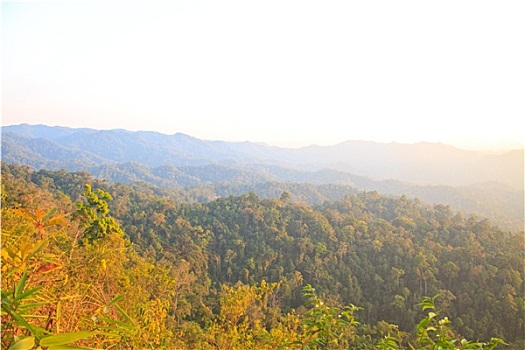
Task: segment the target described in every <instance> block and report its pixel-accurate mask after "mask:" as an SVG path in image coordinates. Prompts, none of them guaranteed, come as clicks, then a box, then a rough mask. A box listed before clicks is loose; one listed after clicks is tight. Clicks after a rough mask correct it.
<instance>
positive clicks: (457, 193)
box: [2, 124, 524, 231]
mask: <svg viewBox="0 0 525 350" xmlns="http://www.w3.org/2000/svg"><path fill="white" fill-rule="evenodd" d="M2 160H3V161H5V162H7V163H9V164H22V165H28V166H31V167H34V168H35V169H49V170H53V169H54V170H58V169H67V170H70V171H78V170H84V171H88V172H89V173H91V174H93V175H94V176H96V177H98V178H100V179H106V180H108V181H111V182H122V183H127V184H130V183H149V184H152V185H154V186H157V187H159V188H164V189H169V190H171V191H176V192H177V191H178V192H177V193H179V192H180V191H183V192H184V194H181V195H180V196H179V197H180V198H183V199H181V200H182V201H190V202H191V201H199V202H207V201H210V200H213V199H216V198H218V197H221V196H226V197H227V196H229V195H242V194H244V193H247V192H250V191H255V192H256V193H257V194H258V195H259V196H261V197H262V198H270V197H275V196H278V195H279V193H282V192H283V191H287V192H290V193H291V194H293V198H295V200H297V201H305V202H307V203H309V204H319V203H322V202H323V201H325V200H330V201H332V200H341V199H342V198H344V196H345V195H346V194H354V193H356V192H358V191H372V190H376V191H378V192H380V193H383V194H386V195H393V196H400V195H403V194H405V195H407V196H408V197H409V198H419V199H420V200H422V201H424V202H427V203H436V204H448V205H451V207H452V208H453V209H455V210H461V211H463V212H467V213H474V214H477V215H479V216H482V217H487V218H491V219H492V220H493V221H494V222H496V223H497V224H498V225H500V227H502V228H504V229H508V230H513V231H516V230H521V229H522V228H523V225H524V216H523V213H524V192H523V151H522V150H521V151H512V152H506V153H504V154H487V153H482V152H471V151H463V150H459V149H457V148H454V147H451V146H446V145H440V144H428V143H427V144H416V145H403V144H379V143H372V142H359V141H349V142H346V143H342V144H340V145H336V146H331V147H318V146H311V147H304V148H300V149H286V148H278V147H270V146H267V145H263V144H255V143H250V142H242V143H232V142H223V141H205V140H199V139H196V138H193V137H191V136H188V135H183V134H176V135H164V134H160V133H155V132H129V131H125V130H94V129H72V128H64V127H48V126H43V125H35V126H32V125H26V124H24V125H18V126H7V127H3V128H2Z"/></svg>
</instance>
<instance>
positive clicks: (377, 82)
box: [2, 0, 525, 149]
mask: <svg viewBox="0 0 525 350" xmlns="http://www.w3.org/2000/svg"><path fill="white" fill-rule="evenodd" d="M2 11H3V12H2V16H3V29H2V35H3V38H2V51H3V52H2V57H3V59H2V73H3V77H2V84H3V86H2V88H3V89H2V100H3V101H2V102H3V105H2V119H3V120H2V124H3V125H11V124H18V123H30V124H37V123H42V124H48V125H62V126H72V127H80V126H82V127H92V128H99V129H111V128H124V129H128V130H156V131H160V132H163V133H167V134H173V133H176V132H183V133H187V134H190V135H193V136H196V137H199V138H203V139H220V140H231V141H243V140H250V141H257V142H266V143H269V144H273V145H281V146H283V145H284V146H301V145H309V144H319V145H330V144H336V143H339V142H342V141H344V140H349V139H359V140H373V141H380V142H390V141H396V142H403V143H413V142H419V141H430V142H444V143H449V144H455V145H458V146H461V147H464V148H476V147H478V148H479V147H481V148H485V149H486V148H491V147H495V145H499V146H501V144H504V146H508V144H509V143H510V144H513V145H516V143H518V144H522V145H523V143H525V126H524V125H525V121H524V120H525V63H524V62H525V21H524V20H523V18H524V16H525V1H523V0H519V1H477V0H476V1H461V0H453V1H442V0H440V1H420V0H417V1H391V0H389V1H374V0H367V1H350V0H346V1H306V0H300V1H287V0H279V1H272V0H264V1H248V0H243V1H229V0H228V1H211V0H210V1H199V0H190V1H176V0H175V1H169V2H168V1H166V2H160V1H144V2H137V1H133V2H132V1H120V2H111V1H105V2H101V1H89V2H76V1H75V2H71V1H69V2H53V3H51V2H40V1H33V2H26V3H20V2H9V1H3V4H2Z"/></svg>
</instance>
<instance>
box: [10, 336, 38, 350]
mask: <svg viewBox="0 0 525 350" xmlns="http://www.w3.org/2000/svg"><path fill="white" fill-rule="evenodd" d="M33 346H35V337H26V338H24V339H22V340H19V341H17V342H16V343H14V344H13V345H11V346H10V347H9V349H8V350H29V349H31V348H32V347H33Z"/></svg>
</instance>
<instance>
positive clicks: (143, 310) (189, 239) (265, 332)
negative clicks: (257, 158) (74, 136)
mask: <svg viewBox="0 0 525 350" xmlns="http://www.w3.org/2000/svg"><path fill="white" fill-rule="evenodd" d="M184 195H186V194H184V191H182V190H181V191H180V192H177V193H168V191H166V190H160V189H158V188H156V187H153V186H149V185H143V186H140V185H133V186H128V185H123V184H118V183H108V182H106V181H102V180H97V179H94V178H93V177H91V176H90V175H89V174H88V173H86V172H77V173H72V172H67V171H64V170H62V171H46V170H41V171H35V170H33V169H31V168H29V167H23V166H15V165H8V164H6V163H2V318H3V320H2V346H3V347H6V348H8V347H9V346H11V345H13V344H14V345H17V344H18V346H19V347H18V348H20V349H22V348H27V349H30V348H32V347H33V346H35V344H40V345H42V346H48V348H50V349H52V348H57V346H63V345H64V344H76V345H79V346H90V347H111V346H113V347H117V348H132V347H135V348H145V347H146V348H162V347H164V348H168V349H172V348H181V349H248V348H252V349H278V348H303V349H306V348H334V349H339V348H363V349H373V348H384V349H409V348H410V347H411V346H412V347H415V348H438V347H439V346H441V347H442V348H447V347H446V346H445V344H448V345H451V344H455V345H453V347H456V348H465V349H466V348H492V347H494V346H495V345H496V344H497V343H498V342H499V340H497V339H492V338H501V339H503V340H504V341H505V342H507V343H508V344H509V348H515V349H519V348H523V346H524V345H525V301H524V296H525V294H524V288H525V284H524V278H525V277H524V272H525V270H524V267H525V266H524V256H523V254H524V252H525V242H524V234H523V232H510V231H504V230H501V229H499V228H498V227H497V226H494V225H493V224H492V223H491V222H490V221H488V220H487V219H480V218H477V217H474V216H467V215H464V214H462V213H460V212H455V211H453V210H451V208H450V207H449V206H446V205H427V204H424V203H422V202H420V201H419V200H413V199H409V198H407V197H406V196H398V197H395V198H394V197H385V196H382V195H380V194H379V193H377V192H364V191H363V192H357V191H356V192H354V193H350V194H347V195H346V196H344V198H342V199H340V200H334V201H324V202H323V203H319V204H316V205H313V204H307V203H304V202H300V201H297V200H294V198H293V195H290V193H288V192H286V191H284V192H282V193H280V194H279V196H275V197H273V198H261V197H260V196H259V195H257V194H256V193H254V192H249V193H245V194H242V195H238V196H229V197H222V198H217V199H215V200H213V201H209V202H205V203H197V202H194V203H187V202H185V201H184V200H183V198H184ZM436 295H437V297H436V298H435V299H428V298H427V297H433V296H436ZM422 302H423V304H421V303H422ZM422 306H423V308H424V309H425V310H422ZM434 308H435V309H434ZM429 310H430V312H429ZM448 320H450V321H451V324H449V321H448ZM61 334H64V335H62V336H60V335H61ZM465 339H471V341H468V340H465ZM23 346H26V347H23ZM451 346H452V345H451ZM503 346H504V345H503V344H500V345H498V348H499V347H503Z"/></svg>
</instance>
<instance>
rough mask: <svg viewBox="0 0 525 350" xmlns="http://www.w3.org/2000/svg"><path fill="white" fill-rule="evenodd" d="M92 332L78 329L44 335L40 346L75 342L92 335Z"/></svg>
mask: <svg viewBox="0 0 525 350" xmlns="http://www.w3.org/2000/svg"><path fill="white" fill-rule="evenodd" d="M94 334H95V333H94V332H88V331H80V332H74V333H64V334H57V335H52V336H50V337H45V338H43V339H42V340H41V341H40V345H42V346H49V347H53V346H57V345H64V344H69V343H73V342H76V341H78V340H82V339H86V338H89V337H91V336H92V335H94Z"/></svg>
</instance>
